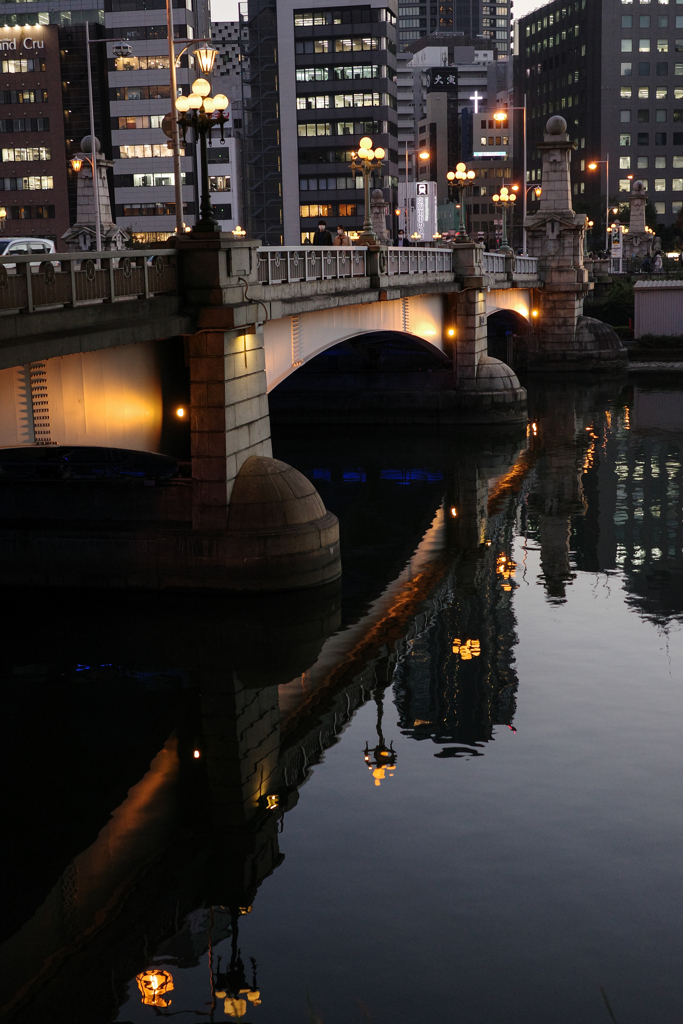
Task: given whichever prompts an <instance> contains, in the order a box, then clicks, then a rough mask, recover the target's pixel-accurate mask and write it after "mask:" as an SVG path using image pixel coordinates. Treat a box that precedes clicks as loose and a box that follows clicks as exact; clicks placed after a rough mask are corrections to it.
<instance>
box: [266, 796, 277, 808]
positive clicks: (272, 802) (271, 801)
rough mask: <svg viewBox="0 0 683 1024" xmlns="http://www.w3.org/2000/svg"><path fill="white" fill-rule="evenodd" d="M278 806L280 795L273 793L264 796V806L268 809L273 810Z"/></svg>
mask: <svg viewBox="0 0 683 1024" xmlns="http://www.w3.org/2000/svg"><path fill="white" fill-rule="evenodd" d="M279 806H280V797H279V796H278V795H277V793H273V794H271V795H270V796H267V797H266V807H267V808H268V810H269V811H274V810H275V809H276V808H277V807H279Z"/></svg>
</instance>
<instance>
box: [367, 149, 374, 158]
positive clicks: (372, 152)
mask: <svg viewBox="0 0 683 1024" xmlns="http://www.w3.org/2000/svg"><path fill="white" fill-rule="evenodd" d="M374 158H375V151H374V149H369V150H368V160H374Z"/></svg>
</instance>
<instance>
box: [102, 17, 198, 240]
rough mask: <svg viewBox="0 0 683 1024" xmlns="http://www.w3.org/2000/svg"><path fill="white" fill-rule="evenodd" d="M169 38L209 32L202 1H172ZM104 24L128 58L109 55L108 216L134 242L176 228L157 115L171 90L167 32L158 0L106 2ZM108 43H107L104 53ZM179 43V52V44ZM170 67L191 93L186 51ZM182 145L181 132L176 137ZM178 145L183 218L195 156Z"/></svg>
mask: <svg viewBox="0 0 683 1024" xmlns="http://www.w3.org/2000/svg"><path fill="white" fill-rule="evenodd" d="M173 19H174V34H175V38H176V39H188V40H192V39H198V38H206V37H208V35H209V30H210V22H209V16H208V3H207V2H206V0H182V5H181V0H174V2H173ZM104 20H105V27H106V30H107V36H108V37H110V38H117V37H123V38H125V39H127V40H129V41H130V43H131V46H132V48H133V53H132V55H131V56H130V57H114V56H111V55H110V56H109V57H108V85H109V115H110V119H111V126H112V131H111V141H112V153H111V157H112V159H113V160H114V202H113V204H112V206H113V208H114V210H115V213H114V217H115V220H116V222H117V224H119V225H120V226H122V227H124V228H126V229H128V230H130V232H131V234H132V235H133V237H134V238H135V239H136V240H137V241H141V242H153V241H160V240H164V239H165V238H168V236H169V235H170V234H171V233H172V232H173V231H174V229H175V191H174V180H175V179H174V170H173V156H172V152H171V150H170V148H169V146H168V138H167V137H166V135H165V134H164V132H163V131H162V128H161V125H162V122H163V119H164V116H165V115H166V114H167V113H169V111H171V110H172V109H173V107H174V99H173V97H171V95H170V82H169V56H168V33H167V27H166V10H165V3H163V2H162V0H105V15H104ZM111 49H112V48H111V47H110V46H107V51H108V54H111ZM181 49H182V48H181V47H178V52H179V51H180V50H181ZM180 65H181V66H180V67H179V68H178V71H177V77H178V88H179V90H182V92H183V93H184V94H188V93H189V92H190V87H191V83H192V81H193V80H194V79H195V78H196V77H197V75H198V72H197V70H196V69H195V67H194V59H193V58H192V57H191V56H189V55H188V54H187V53H186V54H185V55H184V56H183V57H182V58H181V61H180ZM181 147H182V138H181ZM193 149H194V147H193V146H191V145H187V146H185V147H184V149H183V156H182V160H181V168H182V175H183V207H184V214H183V216H184V220H185V223H186V224H187V225H188V226H189V225H192V224H193V223H194V221H195V217H196V213H197V196H196V189H195V185H196V180H197V154H195V152H194V151H193Z"/></svg>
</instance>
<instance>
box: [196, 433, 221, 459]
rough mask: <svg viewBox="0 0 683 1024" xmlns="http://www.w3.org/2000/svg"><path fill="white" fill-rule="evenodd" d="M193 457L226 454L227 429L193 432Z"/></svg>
mask: <svg viewBox="0 0 683 1024" xmlns="http://www.w3.org/2000/svg"><path fill="white" fill-rule="evenodd" d="M191 445H192V458H193V460H194V459H202V458H222V457H223V456H224V455H225V431H223V430H221V431H215V432H209V431H201V432H197V433H195V434H192V437H191Z"/></svg>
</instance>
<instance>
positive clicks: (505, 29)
mask: <svg viewBox="0 0 683 1024" xmlns="http://www.w3.org/2000/svg"><path fill="white" fill-rule="evenodd" d="M511 31H512V0H502V2H501V3H490V2H488V0H448V2H446V3H443V2H442V3H439V4H435V3H431V2H426V3H422V4H419V3H418V4H415V3H408V2H407V0H403V2H400V3H399V6H398V42H399V47H400V49H402V50H403V49H406V48H407V47H408V45H409V44H410V43H412V42H415V41H416V40H418V39H421V38H422V37H423V36H432V35H460V36H468V37H471V38H473V37H475V36H485V37H486V38H487V39H490V40H491V43H492V44H493V43H495V46H496V49H497V51H498V54H499V55H500V56H501V57H507V56H508V55H509V54H511V53H512V36H511Z"/></svg>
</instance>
